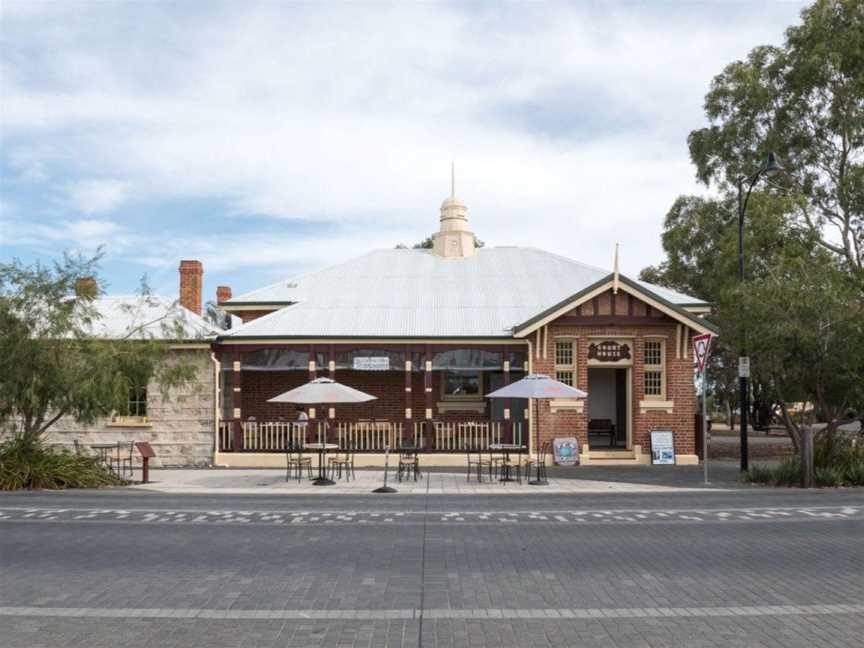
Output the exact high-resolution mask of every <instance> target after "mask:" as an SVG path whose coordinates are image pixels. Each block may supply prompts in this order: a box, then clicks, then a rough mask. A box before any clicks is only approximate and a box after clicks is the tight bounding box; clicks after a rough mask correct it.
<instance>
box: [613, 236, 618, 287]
mask: <svg viewBox="0 0 864 648" xmlns="http://www.w3.org/2000/svg"><path fill="white" fill-rule="evenodd" d="M613 267H614V270H613V274H614V276H613V278H612V294H613V295H617V294H618V243H615V261H614V262H613Z"/></svg>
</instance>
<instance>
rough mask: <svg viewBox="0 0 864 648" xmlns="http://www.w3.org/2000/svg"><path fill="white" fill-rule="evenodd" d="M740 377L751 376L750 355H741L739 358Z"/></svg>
mask: <svg viewBox="0 0 864 648" xmlns="http://www.w3.org/2000/svg"><path fill="white" fill-rule="evenodd" d="M738 377H739V378H749V377H750V357H749V356H741V357H740V358H738Z"/></svg>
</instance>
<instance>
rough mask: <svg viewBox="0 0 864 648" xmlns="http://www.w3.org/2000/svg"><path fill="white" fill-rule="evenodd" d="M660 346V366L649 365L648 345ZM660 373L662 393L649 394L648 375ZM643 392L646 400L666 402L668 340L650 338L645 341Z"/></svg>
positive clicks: (643, 351) (643, 348)
mask: <svg viewBox="0 0 864 648" xmlns="http://www.w3.org/2000/svg"><path fill="white" fill-rule="evenodd" d="M654 343H656V344H659V345H660V364H648V362H647V355H648V345H649V344H654ZM649 372H650V373H659V374H660V393H659V394H649V393H648V391H647V390H648V380H647V374H648V373H649ZM642 374H643V381H642V391H643V392H644V396H645V400H661V401H665V400H666V339H665V338H660V337H649V338H646V339H645V342H644V344H643V346H642Z"/></svg>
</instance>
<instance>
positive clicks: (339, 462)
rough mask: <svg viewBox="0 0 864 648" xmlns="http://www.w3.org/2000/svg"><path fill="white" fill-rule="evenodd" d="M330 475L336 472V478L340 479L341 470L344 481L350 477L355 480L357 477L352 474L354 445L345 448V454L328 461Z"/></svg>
mask: <svg viewBox="0 0 864 648" xmlns="http://www.w3.org/2000/svg"><path fill="white" fill-rule="evenodd" d="M329 464H330V465H329V468H330V475H331V477H332V475H333V471H335V472H336V478H337V479H341V478H342V470H343V469H344V470H345V480H346V481H349V480H350V479H351V478H352V477H353V478H354V479H355V480H356V479H357V475H356V474H355V473H354V445H353V444H350V445H348V446H347V447H346V448H345V452H343V453H342V454H337V455H336V456H335V457H331V459H330V461H329Z"/></svg>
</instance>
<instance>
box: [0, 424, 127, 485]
mask: <svg viewBox="0 0 864 648" xmlns="http://www.w3.org/2000/svg"><path fill="white" fill-rule="evenodd" d="M122 483H124V482H123V481H122V480H121V479H120V478H118V477H117V476H116V475H114V473H112V472H111V471H110V470H108V468H106V467H105V466H104V465H103V464H102V463H101V462H100V461H99V459H97V458H96V457H91V456H89V455H81V454H74V453H71V452H69V451H68V450H55V449H53V448H46V447H45V446H43V445H42V444H41V443H39V442H38V441H34V440H31V439H27V438H24V437H20V436H18V437H15V438H14V439H12V440H11V441H7V442H5V443H2V444H0V490H21V489H33V488H49V489H58V488H97V487H99V486H115V485H119V484H122Z"/></svg>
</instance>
